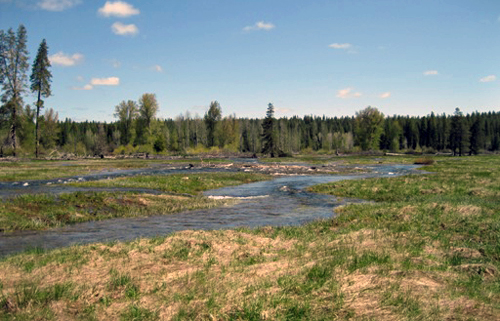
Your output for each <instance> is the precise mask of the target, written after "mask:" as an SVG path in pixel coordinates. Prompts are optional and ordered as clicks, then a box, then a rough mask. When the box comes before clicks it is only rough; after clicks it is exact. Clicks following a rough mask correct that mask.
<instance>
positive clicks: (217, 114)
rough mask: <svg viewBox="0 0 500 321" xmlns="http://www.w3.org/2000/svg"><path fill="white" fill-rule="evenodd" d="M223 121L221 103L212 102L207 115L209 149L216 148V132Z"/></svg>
mask: <svg viewBox="0 0 500 321" xmlns="http://www.w3.org/2000/svg"><path fill="white" fill-rule="evenodd" d="M221 119H222V111H221V108H220V105H219V103H218V102H217V100H216V101H212V102H211V103H210V108H208V111H207V113H206V114H205V126H206V127H207V145H208V147H213V146H215V131H216V127H217V124H218V123H219V122H220V120H221Z"/></svg>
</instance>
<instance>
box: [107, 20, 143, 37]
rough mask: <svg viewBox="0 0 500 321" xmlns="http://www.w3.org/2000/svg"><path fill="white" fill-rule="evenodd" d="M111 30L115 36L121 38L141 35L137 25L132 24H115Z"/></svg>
mask: <svg viewBox="0 0 500 321" xmlns="http://www.w3.org/2000/svg"><path fill="white" fill-rule="evenodd" d="M111 30H112V31H113V33H114V34H117V35H120V36H134V35H136V34H138V33H139V29H138V28H137V26H136V25H134V24H130V25H126V24H123V23H121V22H115V23H113V25H112V26H111Z"/></svg>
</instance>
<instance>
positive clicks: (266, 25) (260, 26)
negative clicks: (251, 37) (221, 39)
mask: <svg viewBox="0 0 500 321" xmlns="http://www.w3.org/2000/svg"><path fill="white" fill-rule="evenodd" d="M274 28H276V26H275V25H274V24H272V23H270V22H264V21H259V22H256V23H255V24H254V25H253V26H246V27H245V28H243V31H256V30H266V31H269V30H271V29H274Z"/></svg>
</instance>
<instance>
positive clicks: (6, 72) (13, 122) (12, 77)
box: [0, 25, 29, 156]
mask: <svg viewBox="0 0 500 321" xmlns="http://www.w3.org/2000/svg"><path fill="white" fill-rule="evenodd" d="M26 42H27V34H26V28H25V27H24V26H23V25H20V26H19V28H18V29H17V33H16V32H14V31H13V30H12V28H11V29H9V30H8V31H7V32H4V31H3V30H0V84H2V91H3V93H2V95H1V101H2V103H3V104H4V105H3V108H2V112H3V113H4V115H3V116H4V118H7V119H8V122H9V126H10V129H9V133H10V134H9V136H10V141H11V144H12V149H13V154H14V156H16V148H17V128H18V126H19V119H18V114H19V113H21V112H22V108H23V99H22V94H23V92H24V91H25V90H26V86H27V75H26V72H27V71H28V68H29V63H28V49H27V48H26Z"/></svg>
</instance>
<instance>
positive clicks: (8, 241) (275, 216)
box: [0, 165, 419, 256]
mask: <svg viewBox="0 0 500 321" xmlns="http://www.w3.org/2000/svg"><path fill="white" fill-rule="evenodd" d="M417 167H419V166H416V165H377V166H367V167H366V168H367V169H370V170H371V171H370V172H369V173H365V174H348V175H307V176H306V175H304V176H283V177H279V178H276V179H273V180H270V181H263V182H256V183H250V184H244V185H240V186H231V187H225V188H221V189H216V190H211V191H207V192H205V193H204V195H205V196H207V197H212V198H225V197H230V198H237V199H239V202H237V203H236V204H234V205H230V206H223V207H217V208H211V209H203V210H193V211H185V212H180V213H175V214H169V215H160V216H149V217H140V218H118V219H111V220H103V221H95V222H86V223H79V224H74V225H68V226H65V227H61V228H55V229H51V230H47V231H19V232H13V233H0V256H5V255H8V254H13V253H16V252H21V251H23V250H26V249H28V248H33V247H43V248H45V249H51V248H58V247H65V246H70V245H74V244H88V243H95V242H109V241H129V240H133V239H136V238H139V237H154V236H159V235H165V234H169V233H172V232H175V231H181V230H191V229H204V230H215V229H224V228H235V227H242V226H246V227H258V226H287V225H300V224H304V223H306V222H310V221H312V220H315V219H323V218H330V217H332V216H334V214H335V213H334V209H335V208H336V207H338V206H341V205H344V204H346V203H354V202H363V201H362V200H354V199H345V198H343V199H340V200H339V199H337V198H336V197H334V196H330V195H323V194H315V193H309V192H307V191H305V189H306V188H307V187H309V186H313V185H317V184H322V183H328V182H335V181H341V180H351V179H363V178H369V177H390V176H396V175H406V174H412V173H413V174H414V173H416V171H415V169H416V168H417ZM172 172H177V171H176V170H172ZM128 174H130V173H128ZM128 174H127V175H128ZM134 174H135V173H134ZM147 174H151V173H150V172H148V173H147ZM46 183H47V181H39V182H37V181H33V182H30V184H31V186H32V188H29V189H26V190H30V191H31V192H36V191H37V190H38V191H39V189H42V188H45V190H47V186H45V187H44V185H45V184H46ZM37 187H38V189H37ZM11 189H12V185H11V188H10V189H8V188H6V187H4V188H2V186H0V195H2V196H4V197H5V195H9V194H11V193H10V190H11ZM61 191H64V189H61V187H58V192H61ZM70 191H71V189H67V190H66V192H70Z"/></svg>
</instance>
